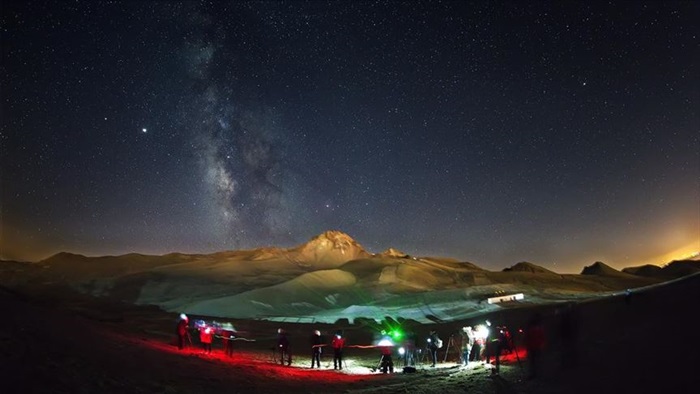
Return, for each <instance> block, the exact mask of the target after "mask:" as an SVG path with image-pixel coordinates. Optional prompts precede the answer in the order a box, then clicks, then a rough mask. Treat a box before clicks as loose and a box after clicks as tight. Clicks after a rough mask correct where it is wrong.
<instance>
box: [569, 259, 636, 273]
mask: <svg viewBox="0 0 700 394" xmlns="http://www.w3.org/2000/svg"><path fill="white" fill-rule="evenodd" d="M581 275H600V276H627V275H629V274H626V273H624V272H620V271H618V270H616V269H615V268H613V267H611V266H609V265H607V264H605V263H603V262H601V261H596V262H595V263H593V264H592V265H589V266H586V267H583V271H581Z"/></svg>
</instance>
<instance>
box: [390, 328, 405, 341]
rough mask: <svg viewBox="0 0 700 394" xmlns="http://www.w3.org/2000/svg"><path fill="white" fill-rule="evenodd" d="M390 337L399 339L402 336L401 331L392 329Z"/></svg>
mask: <svg viewBox="0 0 700 394" xmlns="http://www.w3.org/2000/svg"><path fill="white" fill-rule="evenodd" d="M391 337H392V338H394V339H401V337H403V333H402V332H401V331H399V330H394V331H392V332H391Z"/></svg>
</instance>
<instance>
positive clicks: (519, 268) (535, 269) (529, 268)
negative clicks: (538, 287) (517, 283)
mask: <svg viewBox="0 0 700 394" xmlns="http://www.w3.org/2000/svg"><path fill="white" fill-rule="evenodd" d="M503 272H531V273H535V274H554V272H552V271H550V270H548V269H546V268H543V267H540V266H539V265H535V264H532V263H530V262H527V261H521V262H519V263H517V264H515V265H514V266H512V267H510V268H505V269H504V270H503Z"/></svg>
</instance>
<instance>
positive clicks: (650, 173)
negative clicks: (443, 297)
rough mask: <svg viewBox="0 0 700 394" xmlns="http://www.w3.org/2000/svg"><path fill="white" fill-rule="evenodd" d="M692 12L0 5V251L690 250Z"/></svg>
mask: <svg viewBox="0 0 700 394" xmlns="http://www.w3.org/2000/svg"><path fill="white" fill-rule="evenodd" d="M699 20H700V3H699V2H695V1H683V2H673V1H653V2H648V3H645V2H611V3H607V2H590V1H581V2H569V1H567V2H559V1H554V2H540V1H537V2H524V1H513V2H493V1H488V2H486V1H484V2H474V3H470V2H450V1H442V2H414V1H407V2H385V1H372V2H365V1H338V2H335V1H330V2H327V1H323V2H321V1H312V2H302V1H279V2H231V3H228V2H224V1H197V2H167V1H134V2H122V1H72V2H69V1H57V2H44V1H7V0H5V1H3V5H2V21H1V28H2V31H1V34H2V68H1V72H2V74H1V83H2V85H1V86H0V88H1V102H2V107H1V109H2V112H1V124H0V133H1V134H0V149H1V150H0V153H1V154H0V162H1V164H2V167H1V172H0V176H1V177H0V182H1V183H0V185H1V191H2V194H1V200H0V202H1V214H0V224H1V226H2V227H1V230H2V231H1V233H0V235H1V243H0V252H1V253H0V256H2V258H5V259H20V260H32V261H33V260H37V259H41V258H45V257H48V256H49V255H51V254H53V253H56V252H59V251H70V252H74V253H82V254H86V255H108V254H109V255H114V254H125V253H129V252H138V253H146V254H165V253H169V252H176V251H177V252H186V253H208V252H214V251H221V250H231V249H249V248H256V247H262V246H280V247H289V246H294V245H297V244H300V243H303V242H306V241H307V240H308V239H310V238H311V237H313V236H315V235H317V234H319V233H321V232H323V231H326V230H341V231H343V232H346V233H348V234H349V235H351V236H352V237H353V238H355V239H356V240H357V241H358V242H359V243H360V244H362V245H363V246H364V247H365V248H367V249H368V250H369V251H370V252H381V251H383V250H384V249H386V248H389V247H394V248H397V249H400V250H402V251H404V252H406V253H409V254H415V255H420V256H425V255H429V256H445V257H453V258H457V259H459V260H462V261H471V262H473V263H475V264H477V265H479V266H481V267H484V268H487V269H502V268H505V267H508V266H511V265H513V264H515V263H517V262H519V261H530V262H532V263H535V264H538V265H541V266H543V267H546V268H549V269H553V270H555V271H557V272H580V271H581V269H582V268H583V266H584V265H590V264H592V263H593V262H595V261H603V262H605V263H606V264H608V265H611V266H613V267H615V268H618V269H620V268H622V267H626V266H633V265H641V264H645V263H656V264H661V263H664V262H667V261H670V259H672V258H679V257H683V256H685V255H688V254H690V253H692V252H695V251H698V250H700V155H699V153H698V152H700V117H699V114H698V109H699V108H700V83H699V82H700V70H699V69H698V62H699V61H700V55H699V54H700V51H699V46H698V43H699V40H698V38H699V35H700V34H699V33H700V28H699V27H698V21H699Z"/></svg>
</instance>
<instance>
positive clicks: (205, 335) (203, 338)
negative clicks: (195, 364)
mask: <svg viewBox="0 0 700 394" xmlns="http://www.w3.org/2000/svg"><path fill="white" fill-rule="evenodd" d="M213 336H214V330H213V329H212V328H211V327H202V328H200V329H199V341H200V342H201V343H202V346H203V347H204V352H205V353H207V354H210V353H211V341H212V338H213Z"/></svg>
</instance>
